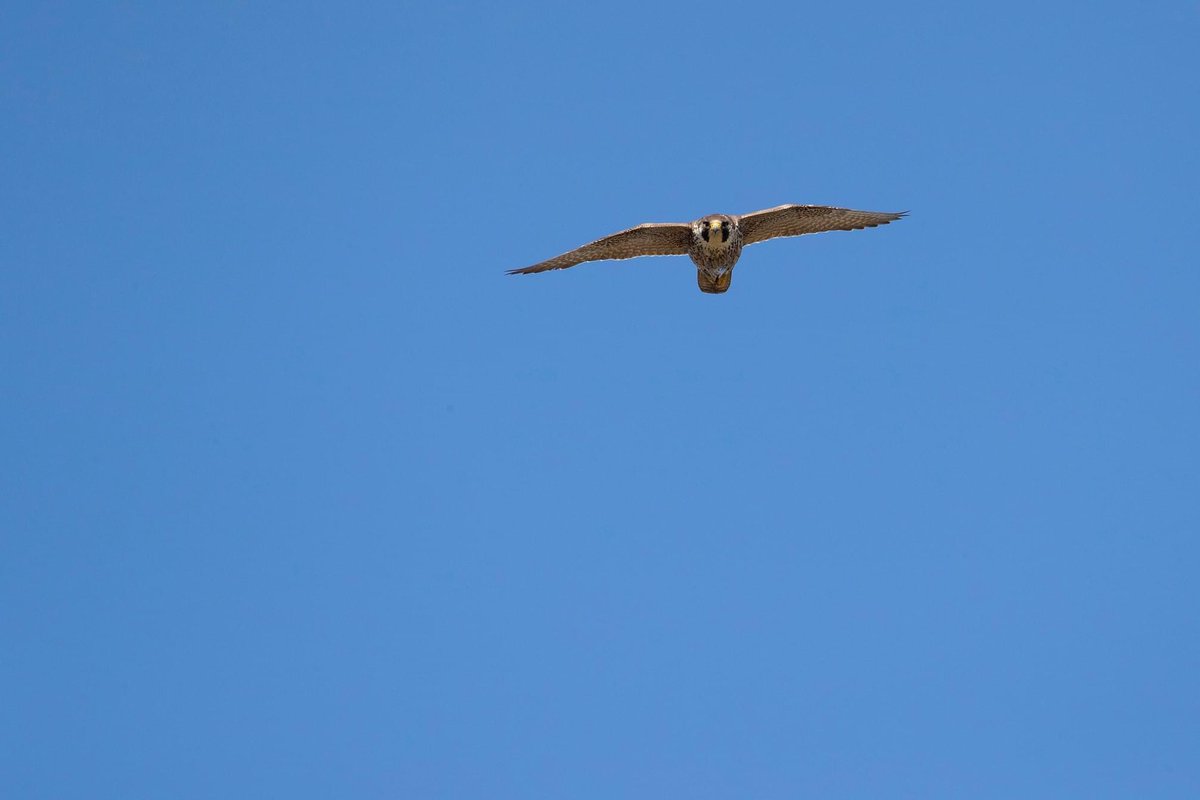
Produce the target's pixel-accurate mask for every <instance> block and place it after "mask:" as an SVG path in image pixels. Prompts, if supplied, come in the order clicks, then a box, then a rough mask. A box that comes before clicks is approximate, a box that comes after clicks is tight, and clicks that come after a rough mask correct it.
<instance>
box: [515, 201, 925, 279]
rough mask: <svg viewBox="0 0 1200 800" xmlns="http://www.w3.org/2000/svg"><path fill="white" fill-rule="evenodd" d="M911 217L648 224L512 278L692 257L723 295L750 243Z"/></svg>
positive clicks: (771, 212)
mask: <svg viewBox="0 0 1200 800" xmlns="http://www.w3.org/2000/svg"><path fill="white" fill-rule="evenodd" d="M907 213H908V212H906V211H902V212H899V213H889V212H886V211H855V210H853V209H850V208H835V207H834V206H798V205H785V206H776V207H775V208H768V209H765V210H763V211H755V212H754V213H752V214H743V215H741V216H729V215H727V214H709V215H708V216H707V217H701V218H700V219H698V220H696V221H695V222H647V223H645V224H644V225H638V226H637V227H635V228H630V229H629V230H624V231H620V232H619V233H614V234H612V235H611V236H605V237H604V238H603V239H597V240H596V241H594V242H591V243H590V244H585V245H584V246H583V247H577V248H575V249H574V250H571V251H570V252H567V253H563V254H562V255H561V256H555V257H554V258H551V259H550V260H548V261H542V262H540V263H538V264H534V265H533V266H531V267H525V268H523V269H512V270H509V271H508V274H509V275H531V274H533V273H535V272H548V271H549V270H552V269H566V268H567V267H573V266H575V265H576V264H582V263H583V262H585V261H607V260H609V259H619V258H636V257H637V256H681V255H684V254H686V255H688V256H690V257H691V259H692V263H694V264H695V265H696V281H697V283H699V284H700V291H702V292H708V293H709V294H721V293H722V292H726V291H728V290H729V282H730V280H732V278H733V266H734V264H736V263H737V260H738V257H739V256H741V254H742V248H743V247H745V246H746V245H748V244H757V243H758V242H765V241H766V240H767V239H775V238H777V237H780V236H800V235H802V234H805V233H821V232H823V231H854V230H859V229H861V228H874V227H875V226H876V225H886V224H888V223H889V222H894V221H896V220H898V219H900V218H901V217H903V216H904V215H905V214H907Z"/></svg>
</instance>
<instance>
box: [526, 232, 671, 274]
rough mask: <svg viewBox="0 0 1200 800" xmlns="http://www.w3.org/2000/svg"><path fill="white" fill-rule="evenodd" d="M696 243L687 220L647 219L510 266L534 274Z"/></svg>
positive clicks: (667, 252) (658, 253)
mask: <svg viewBox="0 0 1200 800" xmlns="http://www.w3.org/2000/svg"><path fill="white" fill-rule="evenodd" d="M691 245H692V226H691V225H689V224H687V223H686V222H647V223H646V224H644V225H638V226H637V227H636V228H630V229H629V230H624V231H620V232H619V233H614V234H611V235H609V236H605V237H604V238H602V239H597V240H596V241H594V242H589V243H587V244H585V245H584V246H583V247H576V248H575V249H574V250H571V251H569V252H566V253H563V254H562V255H561V256H555V257H554V258H551V259H549V260H548V261H542V262H539V263H537V264H534V265H533V266H532V267H525V268H524V269H510V270H509V271H508V274H509V275H532V274H533V273H535V272H546V271H547V270H552V269H566V268H567V267H573V266H575V265H576V264H582V263H583V262H585V261H607V260H610V259H620V258H637V257H638V256H682V255H685V254H686V253H687V251H688V248H689V247H691Z"/></svg>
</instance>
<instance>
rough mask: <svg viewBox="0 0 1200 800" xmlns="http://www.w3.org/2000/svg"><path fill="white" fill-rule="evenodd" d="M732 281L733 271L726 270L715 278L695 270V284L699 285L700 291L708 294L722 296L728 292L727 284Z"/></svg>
mask: <svg viewBox="0 0 1200 800" xmlns="http://www.w3.org/2000/svg"><path fill="white" fill-rule="evenodd" d="M731 280H733V270H731V269H730V270H726V271H724V272H722V273H721V274H720V275H718V276H717V277H715V278H714V277H713V276H712V275H709V274H708V273H707V272H705V271H704V270H702V269H698V270H696V283H698V284H700V291H702V292H707V293H708V294H723V293H725V292H728V291H729V282H730V281H731Z"/></svg>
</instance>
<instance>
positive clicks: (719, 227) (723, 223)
mask: <svg viewBox="0 0 1200 800" xmlns="http://www.w3.org/2000/svg"><path fill="white" fill-rule="evenodd" d="M692 232H693V233H694V234H695V235H696V236H698V237H699V238H700V239H701V240H703V241H704V243H705V244H707V245H708V246H710V247H717V246H720V245H723V244H725V243H726V242H728V241H729V237H730V236H731V235H732V233H733V220H732V219H730V218H729V217H727V216H725V215H724V214H709V215H708V216H707V217H701V218H700V219H698V220H696V221H695V222H693V223H692Z"/></svg>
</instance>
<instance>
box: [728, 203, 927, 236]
mask: <svg viewBox="0 0 1200 800" xmlns="http://www.w3.org/2000/svg"><path fill="white" fill-rule="evenodd" d="M907 213H908V212H907V211H901V212H900V213H897V214H893V213H889V212H886V211H855V210H854V209H851V208H835V207H834V206H797V205H787V206H776V207H775V208H768V209H765V210H763V211H755V212H754V213H752V214H745V215H743V216H742V217H739V224H740V226H741V229H742V244H754V243H756V242H765V241H766V240H767V239H774V238H776V237H777V236H800V235H802V234H805V233H821V232H822V231H855V230H858V229H860V228H874V227H875V226H876V225H886V224H888V223H889V222H894V221H895V220H898V219H900V218H901V217H903V216H904V215H905V214H907Z"/></svg>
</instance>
